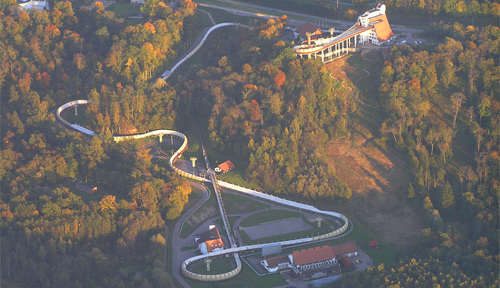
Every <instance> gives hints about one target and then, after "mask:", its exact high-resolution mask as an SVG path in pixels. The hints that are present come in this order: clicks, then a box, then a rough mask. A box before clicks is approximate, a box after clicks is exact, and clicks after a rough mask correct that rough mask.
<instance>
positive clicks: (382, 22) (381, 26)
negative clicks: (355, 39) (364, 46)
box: [358, 4, 395, 45]
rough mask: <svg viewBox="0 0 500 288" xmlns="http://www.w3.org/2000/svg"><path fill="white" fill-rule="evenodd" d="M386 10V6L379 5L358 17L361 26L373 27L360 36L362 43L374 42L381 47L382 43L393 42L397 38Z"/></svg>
mask: <svg viewBox="0 0 500 288" xmlns="http://www.w3.org/2000/svg"><path fill="white" fill-rule="evenodd" d="M385 10H386V7H385V5H383V4H379V5H378V6H377V7H376V8H373V9H371V10H369V11H366V12H365V13H364V14H363V15H361V16H359V17H358V25H359V26H361V27H372V29H370V30H368V31H366V32H364V33H361V34H360V35H359V42H360V43H366V42H372V43H373V44H376V45H379V44H382V42H385V41H388V40H391V39H392V38H393V37H394V36H395V35H394V32H392V29H391V26H390V25H389V20H388V19H387V15H386V14H385Z"/></svg>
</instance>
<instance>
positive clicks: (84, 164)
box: [0, 0, 500, 287]
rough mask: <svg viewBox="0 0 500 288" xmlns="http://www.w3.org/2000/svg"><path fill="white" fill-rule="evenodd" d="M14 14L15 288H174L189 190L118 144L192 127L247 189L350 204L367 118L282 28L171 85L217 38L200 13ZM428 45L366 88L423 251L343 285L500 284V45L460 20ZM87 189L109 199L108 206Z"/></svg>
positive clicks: (11, 168)
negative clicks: (173, 253) (174, 234)
mask: <svg viewBox="0 0 500 288" xmlns="http://www.w3.org/2000/svg"><path fill="white" fill-rule="evenodd" d="M474 1H475V0H474ZM481 3H483V2H481ZM495 3H496V2H494V3H489V2H484V3H483V4H484V5H492V6H495ZM394 5H395V4H394ZM443 5H444V4H443ZM455 6H456V5H455ZM480 6H481V5H480ZM440 7H441V6H440ZM467 7H469V6H467ZM470 7H472V6H470ZM440 9H441V8H440ZM443 9H444V8H443ZM484 9H486V10H484V11H495V10H494V9H493V8H491V7H490V6H488V8H484ZM492 9H493V10H492ZM403 10H404V9H403ZM0 11H1V13H0V39H1V41H0V99H1V100H0V101H1V121H2V129H1V131H0V133H1V135H0V136H1V139H2V142H1V145H2V146H1V147H2V149H1V152H0V153H1V161H2V162H1V165H0V182H1V183H0V184H1V189H2V193H1V195H0V227H1V229H2V235H1V241H0V245H1V250H2V261H1V266H0V267H1V272H2V281H7V283H21V284H26V285H33V286H36V287H70V286H71V287H171V286H173V280H172V279H171V276H170V275H169V274H168V273H167V272H166V271H167V270H166V266H167V264H168V263H167V260H166V259H165V258H164V251H165V245H166V243H167V242H168V232H165V228H166V227H169V225H170V224H171V223H173V221H175V219H176V218H177V217H178V216H179V215H180V213H181V212H182V210H183V208H184V205H185V204H186V203H187V202H188V197H189V195H190V193H191V187H190V186H189V183H188V182H187V181H186V180H185V179H182V178H180V177H178V176H176V175H174V174H173V173H171V172H170V171H168V170H167V169H166V168H165V166H164V165H160V163H158V162H156V161H155V160H153V158H152V156H151V154H150V153H149V151H148V150H147V149H139V148H137V145H134V143H113V142H112V137H111V136H112V135H113V134H132V133H137V132H144V131H147V130H152V129H157V128H165V127H168V128H175V129H176V130H179V131H183V129H187V128H188V127H187V126H188V124H187V123H188V122H189V121H193V117H192V115H196V116H197V119H196V121H198V123H199V124H201V125H203V128H206V129H207V130H208V139H206V140H207V141H208V144H209V145H210V146H211V147H212V148H214V149H216V150H218V151H223V152H224V153H225V154H227V155H238V158H240V159H242V161H241V163H242V165H244V166H245V167H244V168H245V169H244V173H243V177H244V178H245V180H247V181H248V182H249V183H251V184H252V185H254V186H255V187H257V188H258V189H261V190H264V191H269V192H271V191H272V192H273V193H276V194H279V195H281V196H287V197H293V198H294V199H299V200H305V201H316V200H319V201H322V202H324V203H342V201H349V199H351V197H352V194H353V193H352V191H351V190H350V189H349V187H348V186H347V185H346V184H345V183H344V181H343V179H342V178H341V177H338V176H337V174H336V171H335V169H333V168H332V166H331V165H328V163H326V162H325V160H324V159H325V143H326V142H327V141H328V140H331V139H351V137H353V135H354V134H355V133H357V132H356V131H355V130H356V129H355V127H353V126H352V123H353V121H355V120H352V119H351V120H349V116H350V115H358V116H362V115H361V112H360V111H359V109H358V107H357V104H356V102H355V101H354V100H353V99H352V97H348V95H346V94H345V93H340V92H341V91H342V90H343V89H345V88H344V87H343V86H342V83H340V82H339V81H338V80H337V79H334V78H333V77H331V74H330V73H329V71H328V70H327V69H326V68H325V66H324V64H322V63H321V62H319V61H314V60H305V59H304V60H303V59H297V58H296V56H295V53H294V50H293V48H292V47H291V44H290V43H288V42H286V41H284V40H283V38H282V36H283V33H284V29H283V28H284V27H285V26H286V25H287V18H286V16H283V17H281V18H277V19H271V20H269V21H267V22H265V23H264V24H262V26H260V27H257V28H256V29H250V30H249V29H243V28H239V29H234V28H227V29H226V28H225V29H223V30H221V31H220V32H217V33H216V34H215V36H214V37H216V41H209V42H208V43H207V44H206V45H207V46H204V47H203V49H201V50H200V54H201V56H199V57H198V58H197V60H196V61H194V62H195V63H193V64H190V65H189V66H186V67H185V68H183V70H181V73H178V74H177V75H175V78H173V79H174V80H175V81H173V82H170V81H171V80H169V82H170V84H167V83H166V82H165V81H163V80H156V79H157V78H158V75H159V74H161V73H162V72H163V71H164V69H165V68H166V67H168V64H169V63H172V61H173V60H174V59H176V58H177V57H178V56H179V55H180V54H181V53H182V52H183V51H184V50H183V49H184V47H183V45H182V41H184V40H185V39H187V38H191V37H192V36H196V35H198V33H199V32H200V31H201V30H202V29H203V24H202V21H201V20H200V19H201V17H199V15H198V12H197V11H196V4H194V3H193V2H191V1H190V0H183V1H181V2H180V7H179V8H178V9H176V10H175V11H174V10H172V9H171V8H170V7H169V6H168V5H166V4H165V3H164V2H162V1H159V0H149V1H147V3H146V4H145V5H144V6H142V8H141V11H142V13H143V14H144V15H145V17H146V19H145V21H144V22H143V23H140V24H134V25H130V24H128V22H127V21H126V20H124V19H120V18H117V17H116V16H115V15H114V14H113V13H112V12H109V11H106V10H105V9H104V8H103V6H102V3H100V2H97V3H96V4H95V6H94V7H93V9H77V8H75V7H72V3H71V2H56V3H55V5H53V6H51V10H50V11H31V12H30V13H26V12H24V11H20V12H19V13H18V12H17V11H16V10H15V9H13V8H12V6H9V5H8V2H2V4H0ZM404 11H411V9H409V10H404ZM439 11H441V10H439ZM445 12H446V13H448V12H447V11H445ZM450 13H454V12H450ZM474 13H476V12H474ZM477 13H479V14H481V13H482V12H477ZM488 13H489V12H488ZM494 13H496V12H494ZM432 33H433V36H434V37H440V38H438V39H439V43H440V44H438V45H434V46H433V45H421V46H413V47H410V46H407V45H401V46H397V47H394V48H392V49H390V50H388V51H387V52H386V53H385V54H384V58H385V60H384V62H382V63H381V66H380V67H379V71H380V73H379V75H380V77H379V79H377V88H378V89H373V90H372V91H370V93H373V94H374V97H377V101H378V102H379V104H380V107H383V108H382V109H383V113H384V119H383V121H382V123H380V125H379V126H380V128H379V129H378V131H375V133H374V134H376V139H375V141H374V142H375V144H376V145H377V146H378V147H381V148H382V149H388V150H389V149H394V150H397V151H398V152H399V153H401V154H402V155H404V156H405V157H406V158H405V159H404V160H405V162H407V163H408V165H409V170H410V173H411V175H412V177H411V178H412V179H411V183H409V185H408V188H407V191H404V194H405V195H406V197H404V198H405V199H402V200H401V201H408V202H409V203H411V204H412V205H414V206H415V207H417V209H420V211H422V217H423V218H425V223H426V227H427V228H425V229H423V230H422V231H421V233H422V237H423V240H422V241H421V243H420V244H419V245H417V246H415V247H410V248H409V249H408V251H406V252H405V253H404V255H402V257H401V258H400V259H399V260H398V261H397V262H395V263H394V264H393V265H392V266H390V267H389V266H388V265H386V267H384V266H383V265H381V266H377V267H373V268H371V269H370V270H369V271H368V272H366V273H365V274H353V275H351V276H347V277H343V279H342V280H341V281H340V282H338V283H339V285H340V286H341V287H363V286H364V287H367V286H370V285H367V283H370V284H372V283H377V285H378V286H392V287H398V286H399V287H412V286H413V287H422V286H438V285H441V286H451V285H459V284H462V285H467V286H498V285H499V283H498V261H499V256H498V249H499V246H498V243H499V237H498V225H499V223H498V217H499V214H498V205H499V203H498V196H499V187H498V185H499V183H498V180H499V172H500V171H499V167H498V166H499V165H498V163H499V162H498V161H499V159H498V158H499V152H500V151H499V145H498V144H499V143H498V141H499V139H498V138H499V133H498V127H499V123H498V122H499V120H500V118H499V115H500V104H499V102H498V92H499V87H498V85H499V77H500V74H499V73H500V70H499V68H498V67H499V63H498V61H499V60H498V48H499V36H500V31H499V28H498V27H497V26H487V27H474V26H462V25H461V24H458V23H456V24H438V25H436V26H434V27H432ZM171 79H172V78H171ZM342 95H344V96H342ZM74 99H88V100H89V101H90V102H92V105H89V106H88V107H87V108H86V109H85V115H86V120H85V121H84V123H82V126H84V127H86V128H89V129H92V130H93V131H96V132H98V133H99V137H94V138H92V139H90V138H86V137H85V136H83V135H81V134H77V133H75V132H71V131H67V130H65V129H63V128H62V127H60V126H58V125H57V124H56V123H55V121H54V116H53V113H52V111H54V109H56V108H57V107H58V106H59V105H61V104H63V103H66V102H67V101H70V100H74ZM352 118H354V117H352ZM349 123H351V124H349ZM358 124H359V123H358ZM74 181H78V182H87V183H93V184H95V185H97V186H98V187H99V191H100V192H99V193H98V194H99V195H93V196H89V195H86V194H84V193H80V192H79V191H77V190H76V189H73V188H74V185H75V184H74ZM101 191H102V192H101Z"/></svg>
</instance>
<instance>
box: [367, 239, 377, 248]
mask: <svg viewBox="0 0 500 288" xmlns="http://www.w3.org/2000/svg"><path fill="white" fill-rule="evenodd" d="M368 247H370V248H378V241H377V240H370V241H368Z"/></svg>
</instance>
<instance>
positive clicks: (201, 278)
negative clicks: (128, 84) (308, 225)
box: [55, 23, 349, 282]
mask: <svg viewBox="0 0 500 288" xmlns="http://www.w3.org/2000/svg"><path fill="white" fill-rule="evenodd" d="M228 26H241V27H247V26H244V25H241V24H238V23H221V24H217V25H215V26H213V27H211V28H210V29H208V30H207V32H206V33H205V35H204V36H203V38H202V39H201V40H200V42H199V43H198V44H197V46H196V47H195V48H193V49H192V51H191V52H189V53H188V54H187V55H186V56H184V57H183V58H182V59H180V60H179V61H178V62H177V63H176V64H175V65H174V66H173V67H172V68H171V69H170V70H167V71H165V73H163V75H162V76H161V78H162V79H163V80H166V79H167V78H168V77H169V76H170V75H171V74H172V73H173V72H174V71H175V70H176V69H177V68H178V67H179V66H180V65H182V64H183V63H184V62H185V61H186V60H187V59H189V58H190V57H192V56H193V55H194V54H195V53H196V52H197V51H198V50H199V48H200V47H201V46H202V45H203V44H204V42H205V41H206V39H207V38H208V36H209V35H210V33H211V32H213V31H214V30H216V29H218V28H222V27H228ZM88 103H89V102H88V101H87V100H76V101H71V102H68V103H66V104H64V105H62V106H60V107H59V108H58V109H57V110H56V113H55V114H56V119H57V121H58V122H59V123H61V124H62V125H64V126H65V127H67V128H69V129H73V130H76V131H78V132H82V133H85V134H87V135H89V133H86V131H82V129H79V128H81V127H80V126H78V125H75V124H71V123H69V122H68V121H66V120H64V119H63V118H62V117H61V112H62V111H64V110H65V109H67V108H71V107H74V106H75V105H87V104H88ZM75 126H76V127H75ZM84 130H86V129H84ZM87 131H90V130H87ZM90 132H92V134H91V135H92V136H94V135H95V134H94V133H93V131H90ZM163 135H172V136H176V137H178V138H180V139H181V140H182V144H181V146H180V147H179V149H177V151H176V152H175V153H174V154H173V155H172V156H171V157H170V158H169V159H168V164H169V166H170V167H171V168H172V170H173V171H174V172H175V173H177V174H179V175H181V176H184V177H187V178H190V179H194V180H198V181H202V182H212V180H211V179H206V178H202V177H199V176H196V175H193V174H190V173H188V172H186V171H183V170H181V169H179V168H177V167H175V166H174V163H175V162H176V161H177V159H178V158H179V157H180V156H181V155H182V153H184V151H186V149H187V148H188V138H187V137H186V135H184V134H183V133H181V132H178V131H174V130H165V129H160V130H155V131H151V132H147V133H143V134H135V135H116V136H114V137H113V140H114V141H115V142H120V141H127V140H131V139H141V138H146V137H155V136H158V137H160V138H161V137H162V136H163ZM207 167H208V166H207ZM208 168H209V167H208ZM214 179H215V178H214ZM216 181H217V184H218V186H220V187H224V188H227V189H232V190H235V191H238V192H242V193H245V194H247V195H250V196H252V197H258V198H261V199H263V200H267V201H272V202H275V203H278V204H281V205H285V206H291V207H294V208H298V209H302V210H306V211H309V212H313V213H318V214H323V215H327V216H332V217H336V218H339V219H341V220H342V221H343V222H344V224H343V225H342V226H341V227H340V228H338V229H336V230H335V231H332V232H329V233H326V234H323V235H318V236H315V237H306V238H301V239H295V240H288V241H281V242H275V243H280V244H281V245H282V246H290V245H294V244H304V243H309V242H313V241H318V240H324V239H329V238H333V237H337V236H340V235H342V234H343V233H345V232H346V231H347V229H348V227H349V220H348V219H347V217H345V216H344V215H343V214H340V213H337V212H332V211H323V210H319V209H318V208H316V207H314V206H311V205H307V204H302V203H298V202H295V201H291V200H286V199H281V198H279V197H276V196H273V195H269V194H266V193H262V192H259V191H255V190H252V189H248V188H245V187H241V186H238V185H234V184H231V183H227V182H224V181H220V180H216ZM223 216H225V215H223ZM269 244H271V243H265V244H257V245H248V246H242V247H236V245H232V247H231V248H229V249H224V250H219V251H215V252H211V253H208V254H205V255H199V256H194V257H191V258H189V259H186V260H185V261H184V262H183V263H182V266H181V271H182V274H183V275H184V276H186V277H188V278H191V279H194V280H199V281H204V282H213V281H222V280H227V279H230V278H232V277H234V276H236V275H238V274H239V273H240V272H241V269H242V264H241V260H240V257H239V255H238V253H241V252H249V251H255V250H260V249H262V247H263V246H266V245H269ZM229 255H232V256H234V258H235V261H236V268H235V269H233V270H231V271H229V272H226V273H222V274H216V275H206V274H198V273H194V272H192V271H189V270H188V269H187V267H188V265H190V264H192V263H194V262H196V261H200V260H204V259H206V258H212V257H222V256H229Z"/></svg>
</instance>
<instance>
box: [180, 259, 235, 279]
mask: <svg viewBox="0 0 500 288" xmlns="http://www.w3.org/2000/svg"><path fill="white" fill-rule="evenodd" d="M232 262H234V258H232V257H231V258H226V259H214V260H212V262H211V263H210V271H207V264H205V263H204V262H203V261H198V262H196V263H194V264H193V265H192V266H191V267H189V268H188V269H189V270H190V271H193V272H195V273H200V274H207V275H215V274H222V273H226V272H229V271H231V270H232V269H233V268H232V266H233V263H232Z"/></svg>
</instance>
